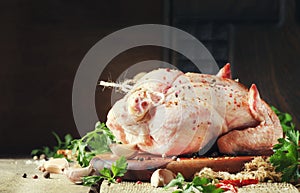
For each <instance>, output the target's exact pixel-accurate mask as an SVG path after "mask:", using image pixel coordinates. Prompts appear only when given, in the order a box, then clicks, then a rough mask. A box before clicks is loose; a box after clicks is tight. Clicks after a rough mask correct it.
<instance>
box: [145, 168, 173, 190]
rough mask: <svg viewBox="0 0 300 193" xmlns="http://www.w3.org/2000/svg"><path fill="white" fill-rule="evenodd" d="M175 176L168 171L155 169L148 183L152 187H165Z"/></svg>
mask: <svg viewBox="0 0 300 193" xmlns="http://www.w3.org/2000/svg"><path fill="white" fill-rule="evenodd" d="M175 177H176V176H175V174H174V173H173V172H172V171H170V170H168V169H157V170H155V172H153V174H152V176H151V178H150V183H151V186H154V187H162V186H165V185H167V184H168V183H169V182H171V180H173V179H175Z"/></svg>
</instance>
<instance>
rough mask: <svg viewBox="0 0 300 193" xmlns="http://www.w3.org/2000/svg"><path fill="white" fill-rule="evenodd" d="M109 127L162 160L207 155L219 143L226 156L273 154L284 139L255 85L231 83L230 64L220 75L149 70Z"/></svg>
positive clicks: (112, 114)
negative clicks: (191, 155)
mask: <svg viewBox="0 0 300 193" xmlns="http://www.w3.org/2000/svg"><path fill="white" fill-rule="evenodd" d="M106 124H107V126H108V128H109V129H110V130H111V131H112V132H113V134H114V135H115V136H116V138H117V139H118V140H119V141H121V142H122V143H124V144H136V145H137V146H138V147H139V149H140V150H141V151H145V152H148V153H151V154H158V155H162V154H165V155H180V154H186V153H194V152H200V153H201V154H204V153H205V152H206V151H207V150H209V149H210V148H211V146H212V145H213V144H214V143H215V142H216V141H217V144H218V147H219V150H220V152H222V153H226V154H253V155H258V154H269V153H271V152H272V146H273V145H274V144H275V143H277V139H278V138H279V137H282V128H281V126H280V122H279V120H278V118H277V116H276V115H275V113H274V112H273V111H272V110H271V109H270V107H269V106H268V105H267V104H266V103H265V102H264V101H263V100H262V99H261V98H260V96H259V92H258V90H257V88H256V86H255V85H252V86H251V87H250V89H249V90H248V89H247V88H246V87H245V86H243V85H242V84H240V83H238V82H236V81H234V80H232V79H231V73H230V65H229V64H227V65H225V66H224V68H222V69H221V70H220V72H219V73H218V74H217V75H208V74H199V73H183V72H181V71H179V70H171V69H157V70H154V71H151V72H149V73H147V74H145V75H144V76H143V77H142V78H141V79H139V80H138V81H137V82H136V84H135V85H134V86H133V88H132V89H131V90H130V91H129V92H128V93H127V94H126V95H125V96H124V97H123V98H122V99H121V100H119V101H117V102H116V103H115V104H114V105H113V107H112V109H111V110H110V111H109V113H108V116H107V123H106Z"/></svg>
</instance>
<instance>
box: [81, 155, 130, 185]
mask: <svg viewBox="0 0 300 193" xmlns="http://www.w3.org/2000/svg"><path fill="white" fill-rule="evenodd" d="M127 166H128V164H127V161H126V158H125V157H124V156H122V157H120V158H119V159H117V160H116V162H115V163H113V164H112V166H111V168H110V169H108V168H103V169H102V170H100V171H99V173H100V176H86V177H83V184H84V185H89V186H90V185H93V184H95V183H97V182H98V181H99V180H100V179H105V180H108V182H111V183H115V178H116V177H122V176H124V174H125V173H126V172H127ZM93 182H94V183H93Z"/></svg>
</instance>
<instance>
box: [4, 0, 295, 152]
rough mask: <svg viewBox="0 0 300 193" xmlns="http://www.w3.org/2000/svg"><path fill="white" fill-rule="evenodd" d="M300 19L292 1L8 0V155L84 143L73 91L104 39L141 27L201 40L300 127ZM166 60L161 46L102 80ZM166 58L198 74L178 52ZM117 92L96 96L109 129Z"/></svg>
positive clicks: (134, 53)
mask: <svg viewBox="0 0 300 193" xmlns="http://www.w3.org/2000/svg"><path fill="white" fill-rule="evenodd" d="M299 12H300V9H299V5H298V4H296V1H293V0H277V1H276V0H265V1H258V0H257V1H256V0H245V1H242V2H241V1H234V0H226V1H222V2H220V1H217V0H214V1H172V0H169V1H111V2H108V1H96V0H90V1H82V0H72V1H71V0H44V1H40V0H32V1H26V0H11V1H8V0H6V1H1V3H0V14H1V17H0V18H1V20H0V22H1V31H0V34H1V36H0V43H1V44H0V49H1V50H0V51H1V62H0V66H1V70H0V73H1V74H0V79H1V80H0V89H1V94H0V155H1V156H13V155H17V156H23V155H29V153H30V151H31V149H33V148H37V147H41V146H43V145H50V146H51V145H54V144H55V140H54V137H53V136H52V135H51V131H55V132H57V133H58V134H59V135H60V136H64V135H65V134H67V133H71V134H72V135H73V136H74V137H79V134H78V131H77V129H76V126H75V123H74V119H73V114H72V86H73V80H74V77H75V74H76V70H77V68H78V66H79V64H80V62H81V60H82V59H83V57H84V56H85V54H86V53H87V51H88V50H89V49H90V48H91V47H92V46H93V45H94V44H95V43H96V42H98V41H99V40H101V38H103V37H105V36H106V35H109V34H110V33H112V32H114V31H116V30H119V29H122V28H124V27H129V26H132V25H137V24H147V23H156V24H167V25H171V26H174V27H178V28H180V29H183V30H185V31H187V32H189V33H191V34H192V35H194V36H196V37H197V38H198V39H199V40H200V41H201V42H203V43H204V44H205V45H206V47H207V48H208V49H209V50H210V51H211V53H212V54H213V55H214V57H215V59H216V61H217V62H218V64H219V66H220V67H221V66H223V65H224V64H225V63H226V62H230V63H231V64H232V68H233V69H232V70H233V75H234V77H237V78H239V79H240V81H241V82H242V83H244V84H245V85H246V86H248V87H249V86H250V85H251V84H252V83H256V84H257V86H258V88H259V90H260V93H261V96H262V98H263V99H265V100H266V101H267V102H268V103H269V104H272V105H275V106H277V107H278V108H279V109H280V110H282V111H284V112H289V113H291V114H292V115H293V118H294V122H295V123H296V125H299V124H300V122H299V114H300V108H299V107H300V102H299V97H300V91H299V84H300V82H299V73H300V67H299V66H300V60H299V56H300V28H299V20H300V19H299V18H300V13H299ZM162 58H165V50H164V49H162V48H158V47H151V46H145V47H141V48H134V49H131V50H128V51H126V52H125V53H122V54H120V55H119V56H118V57H116V58H115V59H114V60H113V61H111V63H110V64H109V65H108V67H107V68H106V69H105V71H104V72H103V73H102V74H101V75H99V77H100V79H107V78H108V77H110V78H112V79H113V78H114V77H116V76H118V75H119V74H120V73H121V72H122V71H123V69H126V67H128V66H130V65H132V64H134V63H137V62H140V61H144V60H149V59H162ZM167 59H168V60H169V61H171V62H172V63H173V64H174V65H177V66H178V67H179V68H180V69H181V70H183V71H190V70H193V66H192V65H189V61H186V59H185V58H183V57H182V56H180V55H178V54H176V53H172V52H170V53H169V54H168V58H167ZM183 64H184V65H183ZM109 94H110V91H109V90H108V89H106V90H105V91H104V92H102V89H101V88H97V89H96V99H95V101H96V105H97V112H98V114H99V120H101V121H105V119H106V114H107V111H108V110H109V108H110V106H109V105H110V95H109ZM92 129H93V128H91V130H92Z"/></svg>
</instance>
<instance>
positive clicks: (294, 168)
mask: <svg viewBox="0 0 300 193" xmlns="http://www.w3.org/2000/svg"><path fill="white" fill-rule="evenodd" d="M272 109H273V110H274V112H275V113H276V114H277V116H278V118H279V120H280V123H281V125H282V129H283V132H284V138H279V139H278V144H276V145H274V147H273V151H274V154H273V155H272V156H271V157H270V162H271V163H272V165H273V166H274V167H275V170H276V172H281V173H282V181H284V182H297V181H298V179H299V178H300V172H299V167H298V166H299V164H300V154H299V150H300V148H299V131H298V130H296V129H295V125H294V124H293V123H292V116H291V115H290V114H288V113H282V112H280V111H279V110H278V109H276V108H275V107H272Z"/></svg>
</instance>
